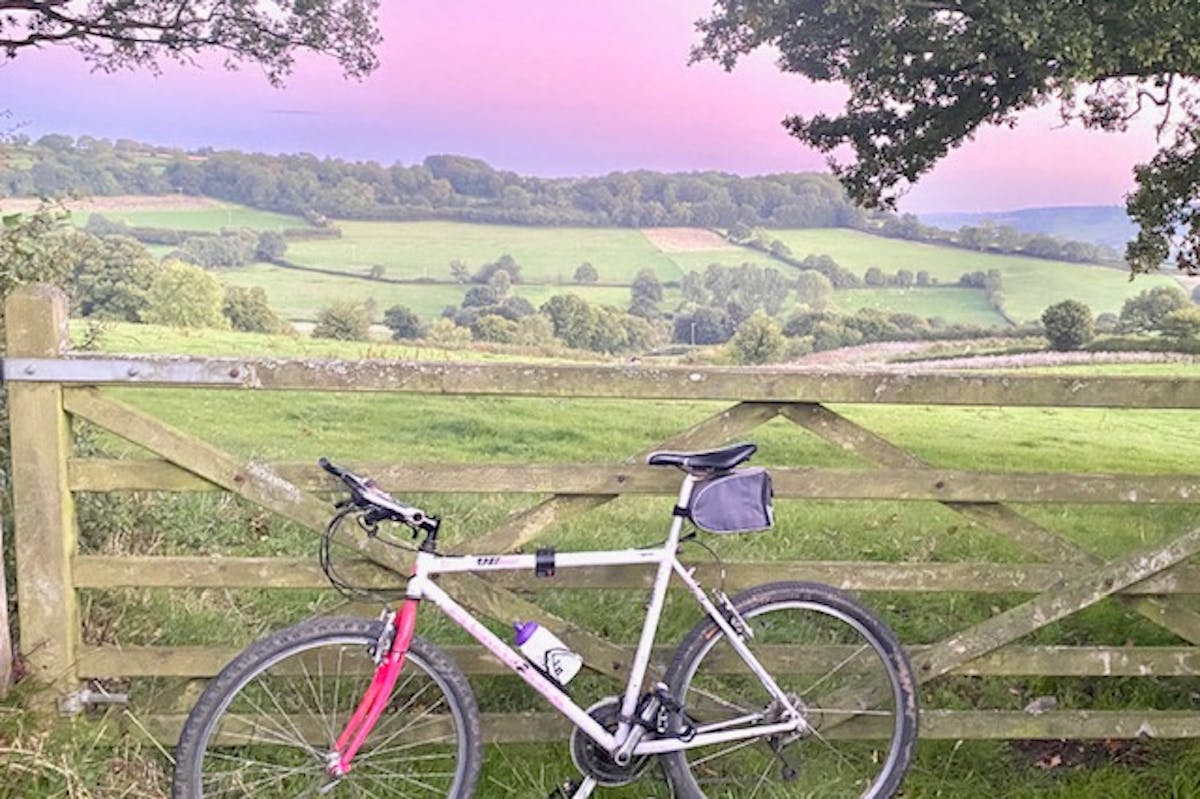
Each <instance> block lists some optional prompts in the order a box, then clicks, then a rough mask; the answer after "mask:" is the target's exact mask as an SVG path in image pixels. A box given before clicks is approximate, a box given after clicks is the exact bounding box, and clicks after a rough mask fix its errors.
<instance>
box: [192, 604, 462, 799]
mask: <svg viewBox="0 0 1200 799" xmlns="http://www.w3.org/2000/svg"><path fill="white" fill-rule="evenodd" d="M382 631H383V624H382V622H378V621H369V620H366V619H351V618H324V619H313V620H311V621H306V622H303V623H301V624H298V625H296V626H295V627H291V628H288V629H286V630H282V631H280V632H278V633H275V634H274V635H271V636H269V637H267V638H264V639H263V640H261V641H259V642H258V643H256V644H253V645H252V646H250V647H249V648H248V649H247V650H246V651H245V652H243V653H242V654H240V655H238V657H237V658H235V659H234V660H233V661H232V662H231V663H230V664H229V665H228V666H226V667H225V668H224V669H223V670H222V671H221V673H220V674H219V675H217V677H216V678H215V679H214V680H213V681H212V682H210V683H209V684H208V687H207V688H206V689H205V691H204V693H203V694H201V696H200V699H199V700H198V701H197V702H196V706H195V707H194V708H193V709H192V712H191V714H190V715H189V716H188V718H187V721H186V722H185V723H184V726H183V731H182V732H181V733H180V736H179V746H178V748H177V749H176V753H175V760H176V766H175V779H174V783H173V786H172V793H171V795H172V796H173V797H174V799H226V798H228V799H232V797H239V799H242V798H244V797H247V796H263V797H267V796H271V797H275V796H278V797H283V796H287V797H321V796H326V795H328V796H332V797H362V798H363V799H368V798H369V797H380V796H387V797H389V798H392V797H395V798H396V799H400V798H401V797H425V799H429V797H447V798H448V799H467V798H468V797H470V796H471V795H472V794H474V792H475V785H476V783H477V781H478V779H479V769H480V764H481V759H482V751H481V747H480V737H481V736H480V728H479V723H480V722H479V710H478V708H477V706H476V704H475V698H474V696H473V695H472V693H471V688H470V686H469V685H468V684H467V681H466V678H465V677H463V674H462V672H461V671H459V670H458V668H457V667H456V666H455V665H454V663H453V662H452V661H451V660H450V659H449V658H448V657H447V656H446V655H445V654H443V653H442V652H441V651H440V650H438V649H437V648H436V647H434V646H433V645H432V644H430V643H428V642H427V641H424V640H422V639H421V638H418V637H414V638H413V640H412V644H411V646H410V648H409V651H408V655H407V657H406V658H405V662H404V669H403V671H402V672H401V673H400V676H399V679H397V681H396V687H395V689H394V690H393V691H392V697H391V701H390V702H389V703H388V705H387V707H386V709H385V710H384V712H383V714H382V715H381V716H380V717H379V721H378V723H376V725H375V727H374V729H373V730H372V731H371V734H370V735H369V736H368V737H367V739H366V740H365V741H364V742H363V746H362V748H361V749H360V750H359V752H358V754H357V755H356V756H355V758H354V761H353V764H352V768H351V770H350V772H349V773H348V774H346V775H345V776H344V777H342V778H341V779H340V780H339V779H335V778H333V777H331V776H330V774H329V765H330V753H331V752H332V751H333V749H334V741H336V739H337V737H338V735H339V734H340V733H341V732H342V730H343V729H344V728H345V726H346V723H347V721H348V720H349V719H350V716H351V714H352V713H353V712H354V710H355V708H356V707H357V706H358V703H359V700H360V699H362V696H363V693H364V692H365V690H366V688H367V686H368V685H369V684H370V683H371V678H372V676H373V675H374V671H375V663H374V660H373V655H374V648H375V644H376V642H377V641H378V640H379V637H380V634H381V633H382Z"/></svg>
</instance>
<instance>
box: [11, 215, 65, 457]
mask: <svg viewBox="0 0 1200 799" xmlns="http://www.w3.org/2000/svg"><path fill="white" fill-rule="evenodd" d="M68 217H69V214H68V213H67V212H66V210H64V209H63V208H62V207H60V206H55V205H50V204H46V203H43V204H42V205H40V206H39V207H38V208H37V210H35V211H34V212H32V213H29V214H0V319H3V316H4V308H3V300H4V298H5V297H7V296H8V294H9V292H11V291H12V290H13V289H15V288H17V287H18V286H22V285H25V284H26V283H38V282H44V283H58V284H60V285H61V284H62V283H63V282H64V281H65V280H66V278H67V270H68V269H69V266H70V263H71V257H72V253H71V248H70V244H69V242H70V239H69V237H68V236H65V235H63V233H64V231H65V229H66V227H67V219H68ZM2 403H3V398H2V397H0V404H2ZM2 427H3V426H2V425H0V428H2ZM4 435H5V434H4V431H3V429H0V436H4ZM5 440H6V439H5Z"/></svg>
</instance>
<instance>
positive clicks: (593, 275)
mask: <svg viewBox="0 0 1200 799" xmlns="http://www.w3.org/2000/svg"><path fill="white" fill-rule="evenodd" d="M599 279H600V273H599V272H597V271H596V267H594V266H592V264H591V262H590V261H584V262H583V263H581V264H580V265H579V266H578V267H577V268H576V269H575V282H576V283H595V282H596V281H597V280H599Z"/></svg>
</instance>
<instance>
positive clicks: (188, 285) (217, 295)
mask: <svg viewBox="0 0 1200 799" xmlns="http://www.w3.org/2000/svg"><path fill="white" fill-rule="evenodd" d="M224 302H225V292H224V290H223V289H222V288H221V282H220V281H219V280H217V279H216V278H215V277H213V276H212V275H210V274H209V273H208V272H205V271H204V270H203V269H201V268H200V267H198V266H196V265H194V264H186V263H183V262H182V261H173V262H171V263H168V264H167V265H166V266H165V267H163V269H162V270H161V271H160V272H159V273H158V274H157V275H156V276H155V278H154V282H153V283H151V284H150V293H149V305H148V307H147V308H146V310H145V311H144V312H143V313H142V320H143V321H145V322H149V323H150V324H154V325H170V326H171V327H216V328H225V327H229V321H228V320H227V319H226V318H225V314H224V313H222V308H223V307H224Z"/></svg>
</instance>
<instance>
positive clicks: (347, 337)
mask: <svg viewBox="0 0 1200 799" xmlns="http://www.w3.org/2000/svg"><path fill="white" fill-rule="evenodd" d="M370 329H371V317H370V315H368V314H367V309H366V308H365V307H363V306H362V305H360V304H359V303H357V302H348V301H345V300H338V301H336V302H334V303H332V304H330V305H328V306H326V307H325V308H322V309H321V310H320V312H318V313H317V325H316V327H314V328H313V331H312V336H313V338H331V339H336V340H338V341H366V340H367V337H368V332H369V331H370Z"/></svg>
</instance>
